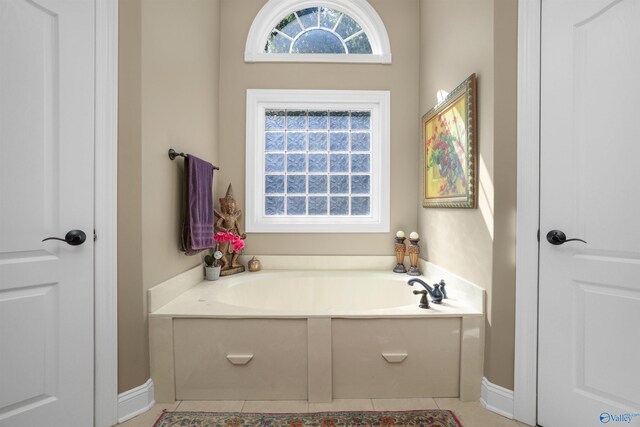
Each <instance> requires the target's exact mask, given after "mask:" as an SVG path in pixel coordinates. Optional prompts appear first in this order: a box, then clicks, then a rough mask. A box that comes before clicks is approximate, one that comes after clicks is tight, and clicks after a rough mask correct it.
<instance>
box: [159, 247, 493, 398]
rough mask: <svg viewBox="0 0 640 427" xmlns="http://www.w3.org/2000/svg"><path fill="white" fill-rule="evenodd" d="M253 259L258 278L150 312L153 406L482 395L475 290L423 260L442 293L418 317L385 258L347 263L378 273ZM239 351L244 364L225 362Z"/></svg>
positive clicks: (202, 290) (232, 281)
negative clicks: (443, 286)
mask: <svg viewBox="0 0 640 427" xmlns="http://www.w3.org/2000/svg"><path fill="white" fill-rule="evenodd" d="M258 258H260V259H261V260H263V263H264V265H265V270H263V271H261V272H257V273H248V272H247V273H242V274H239V275H237V276H234V277H232V278H225V279H223V280H220V281H218V282H216V283H215V284H214V285H212V284H211V282H206V283H200V284H196V285H195V286H193V287H191V288H190V289H188V290H187V291H184V292H183V293H182V294H180V295H179V296H178V297H176V298H175V299H173V300H171V301H169V302H168V303H166V304H165V305H163V306H162V307H160V308H158V309H156V310H154V311H153V312H152V313H151V314H150V353H151V371H152V378H154V381H155V387H156V400H157V401H159V402H172V401H174V400H175V399H179V400H203V399H204V400H209V399H237V400H278V399H302V400H309V401H310V402H329V401H331V400H332V399H339V398H372V397H375V398H406V397H450V396H460V397H461V398H462V399H463V400H477V399H478V398H479V397H480V381H481V378H482V364H483V342H484V337H483V333H484V314H483V313H484V312H483V307H484V296H483V294H484V291H483V290H481V289H480V288H478V287H476V286H474V285H472V284H470V283H468V282H465V281H463V280H461V279H459V278H457V277H456V276H453V275H450V274H445V272H444V271H443V270H441V269H438V268H437V267H435V266H433V265H430V264H428V263H424V262H423V263H422V264H423V265H422V267H423V270H424V271H425V272H427V273H428V274H427V275H426V276H424V277H423V278H424V279H425V280H426V281H427V282H429V283H433V282H435V281H439V280H440V279H445V280H446V281H447V292H448V294H449V299H448V300H445V303H444V304H442V305H437V304H433V305H432V309H430V310H423V309H420V308H418V302H419V299H420V296H419V295H413V293H412V290H413V289H412V288H411V287H409V286H407V284H406V282H407V280H408V279H409V278H410V277H409V276H407V275H404V274H396V273H392V272H391V271H390V268H389V266H390V267H393V265H394V264H395V257H393V256H390V257H352V258H364V260H363V263H364V264H365V265H373V264H375V265H377V266H379V264H380V261H381V260H382V261H384V262H386V266H385V267H384V269H378V270H377V271H374V270H370V271H363V270H357V269H356V268H355V267H357V266H351V267H348V268H347V271H338V270H330V271H327V270H326V267H325V268H324V269H323V268H322V266H333V267H335V266H336V265H338V266H346V265H347V263H345V262H344V261H340V259H342V260H344V259H348V258H350V257H264V256H263V257H261V256H258ZM277 258H286V259H277ZM319 258H325V259H324V260H323V259H319ZM326 258H331V259H326ZM367 258H369V259H367ZM370 258H376V259H374V260H372V259H370ZM333 261H336V262H333ZM301 264H302V265H306V266H307V267H308V268H307V269H306V270H304V271H300V270H298V271H295V270H294V271H290V270H288V271H284V270H277V269H273V267H274V266H282V267H284V266H287V267H289V268H291V267H292V266H296V267H298V266H300V265H301ZM361 265H362V264H361ZM309 267H310V268H309ZM314 268H315V270H314ZM319 270H325V271H319ZM189 273H190V272H187V273H185V274H189ZM200 274H202V273H201V272H200ZM176 283H179V284H180V286H182V285H184V281H180V280H176ZM168 286H169V284H167V283H164V284H163V285H162V288H160V291H161V292H162V294H163V295H165V296H166V295H167V294H168V291H167V287H168ZM155 291H156V288H152V289H150V290H149V293H150V300H152V299H153V297H152V296H151V294H153V293H154V292H155ZM474 292H475V294H474ZM156 301H159V300H158V298H156ZM400 354H402V355H403V357H400V356H398V355H400ZM404 354H406V357H405V356H404ZM238 355H242V356H245V357H246V358H247V363H246V364H244V365H234V364H232V363H230V362H229V359H228V356H232V358H233V357H236V356H238ZM385 355H386V356H385ZM249 356H250V357H249ZM388 359H391V360H390V361H389V360H388ZM400 359H402V360H400ZM176 393H177V394H176Z"/></svg>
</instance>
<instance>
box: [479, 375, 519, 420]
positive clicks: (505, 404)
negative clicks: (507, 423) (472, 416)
mask: <svg viewBox="0 0 640 427" xmlns="http://www.w3.org/2000/svg"><path fill="white" fill-rule="evenodd" d="M480 404H481V405H482V407H483V408H485V409H487V410H489V411H491V412H495V413H496V414H498V415H502V416H503V417H507V418H510V419H513V391H512V390H509V389H506V388H504V387H500V386H499V385H495V384H493V383H491V382H490V381H489V380H488V379H487V378H486V377H483V378H482V383H481V385H480Z"/></svg>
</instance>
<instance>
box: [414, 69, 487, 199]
mask: <svg viewBox="0 0 640 427" xmlns="http://www.w3.org/2000/svg"><path fill="white" fill-rule="evenodd" d="M422 132H423V133H422V135H423V141H422V142H423V144H424V146H423V150H422V151H423V177H424V178H423V179H424V191H423V200H422V206H423V207H425V208H475V207H476V199H477V191H476V184H477V166H476V164H477V162H476V156H477V142H476V75H475V74H472V75H471V76H469V78H467V79H466V80H465V81H464V82H462V83H461V84H460V85H459V86H458V87H456V88H455V89H454V90H453V91H452V92H451V93H450V94H449V95H447V97H446V98H445V99H443V100H442V102H440V103H439V104H438V105H436V106H435V107H433V108H432V109H431V111H429V112H428V113H427V114H425V115H424V116H423V117H422Z"/></svg>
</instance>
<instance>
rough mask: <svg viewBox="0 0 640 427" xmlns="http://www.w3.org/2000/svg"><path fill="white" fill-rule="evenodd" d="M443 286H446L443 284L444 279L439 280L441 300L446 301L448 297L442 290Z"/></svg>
mask: <svg viewBox="0 0 640 427" xmlns="http://www.w3.org/2000/svg"><path fill="white" fill-rule="evenodd" d="M444 285H446V283H445V282H444V279H441V280H440V292H442V299H448V298H449V297H448V296H447V291H445V290H444Z"/></svg>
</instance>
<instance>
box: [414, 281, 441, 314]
mask: <svg viewBox="0 0 640 427" xmlns="http://www.w3.org/2000/svg"><path fill="white" fill-rule="evenodd" d="M416 282H417V283H420V284H421V285H422V286H423V287H424V289H425V290H424V291H413V293H414V294H416V295H417V294H423V297H422V300H420V307H422V305H423V303H424V301H423V300H425V301H426V299H427V295H426V294H427V293H428V294H429V295H430V296H431V302H433V303H434V304H442V299H443V298H445V296H444V295H443V293H442V291H441V289H440V287H441V286H442V282H440V283H436V284H434V285H433V288H432V287H431V286H429V285H428V284H427V283H426V282H423V281H422V280H420V279H411V280H409V281H408V282H407V284H408V285H409V286H413V284H414V283H416ZM425 305H426V307H422V308H429V303H428V301H427V304H425Z"/></svg>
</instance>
